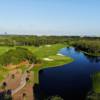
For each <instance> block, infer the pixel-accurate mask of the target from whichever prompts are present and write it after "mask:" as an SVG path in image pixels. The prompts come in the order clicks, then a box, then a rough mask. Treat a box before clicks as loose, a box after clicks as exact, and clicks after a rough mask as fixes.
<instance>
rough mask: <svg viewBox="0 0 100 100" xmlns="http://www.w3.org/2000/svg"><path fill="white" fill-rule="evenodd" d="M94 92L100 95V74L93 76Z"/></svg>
mask: <svg viewBox="0 0 100 100" xmlns="http://www.w3.org/2000/svg"><path fill="white" fill-rule="evenodd" d="M93 91H94V92H95V93H100V72H97V73H95V74H94V75H93Z"/></svg>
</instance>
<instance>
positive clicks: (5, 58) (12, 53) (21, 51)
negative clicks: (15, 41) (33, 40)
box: [0, 47, 37, 65]
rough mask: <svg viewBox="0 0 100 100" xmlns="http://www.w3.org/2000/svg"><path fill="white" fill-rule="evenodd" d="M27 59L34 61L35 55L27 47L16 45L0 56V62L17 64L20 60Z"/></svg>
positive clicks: (2, 63)
mask: <svg viewBox="0 0 100 100" xmlns="http://www.w3.org/2000/svg"><path fill="white" fill-rule="evenodd" d="M27 60H28V61H29V63H35V62H36V60H37V59H36V57H35V56H34V55H33V53H32V52H30V51H29V50H28V49H25V48H21V47H17V48H16V49H11V50H9V51H7V52H5V53H4V54H2V55H1V56H0V64H1V65H8V64H18V63H20V62H22V61H27Z"/></svg>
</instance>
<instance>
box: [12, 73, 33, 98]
mask: <svg viewBox="0 0 100 100" xmlns="http://www.w3.org/2000/svg"><path fill="white" fill-rule="evenodd" d="M29 78H30V80H31V81H30V82H28V83H27V84H26V86H25V87H24V88H23V89H21V90H20V91H19V92H17V93H16V94H15V95H14V96H13V100H34V94H33V85H34V82H33V81H34V80H33V79H34V76H33V72H30V74H29ZM23 93H25V94H26V96H24V97H23Z"/></svg>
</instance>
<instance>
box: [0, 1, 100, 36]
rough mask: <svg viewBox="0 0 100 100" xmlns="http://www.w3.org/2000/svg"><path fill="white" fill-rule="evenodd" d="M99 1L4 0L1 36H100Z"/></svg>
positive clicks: (0, 20)
mask: <svg viewBox="0 0 100 100" xmlns="http://www.w3.org/2000/svg"><path fill="white" fill-rule="evenodd" d="M99 5H100V1H97V0H76V1H74V0H62V1H61V0H55V1H54V0H42V1H40V0H38V1H36V0H3V1H1V2H0V13H1V16H0V35H2V34H4V33H5V32H7V33H8V34H15V35H58V36H59V35H61V36H64V35H68V36H73V35H74V36H84V35H87V36H100V28H99V26H100V13H99V12H100V6H99Z"/></svg>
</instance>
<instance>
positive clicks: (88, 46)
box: [73, 39, 100, 56]
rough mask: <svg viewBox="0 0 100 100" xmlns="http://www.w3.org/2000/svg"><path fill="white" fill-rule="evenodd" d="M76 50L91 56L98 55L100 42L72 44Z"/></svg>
mask: <svg viewBox="0 0 100 100" xmlns="http://www.w3.org/2000/svg"><path fill="white" fill-rule="evenodd" d="M73 45H74V46H75V47H76V48H77V49H79V50H82V51H85V52H87V53H89V54H91V55H94V56H99V55H100V40H86V39H83V40H79V41H77V42H75V43H74V44H73Z"/></svg>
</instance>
